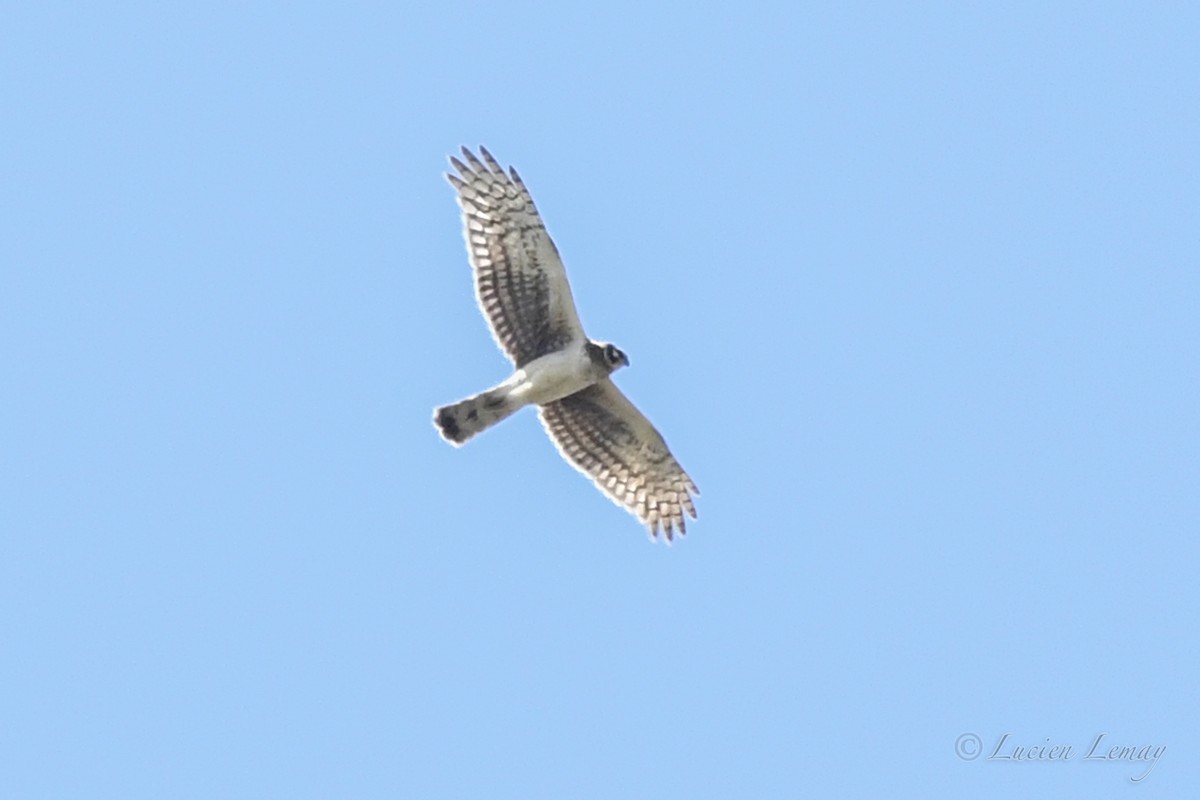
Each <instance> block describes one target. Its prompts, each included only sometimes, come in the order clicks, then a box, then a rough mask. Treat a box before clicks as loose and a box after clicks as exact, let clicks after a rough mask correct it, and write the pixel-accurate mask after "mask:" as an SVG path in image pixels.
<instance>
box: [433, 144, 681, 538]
mask: <svg viewBox="0 0 1200 800" xmlns="http://www.w3.org/2000/svg"><path fill="white" fill-rule="evenodd" d="M479 154H480V156H482V160H481V159H480V158H479V157H477V156H476V155H475V154H474V153H472V152H471V151H470V150H468V149H467V148H465V147H464V148H463V149H462V155H463V158H464V159H466V160H465V162H464V161H461V160H459V159H458V158H456V157H454V156H451V157H450V163H451V164H453V165H454V168H455V169H456V170H457V171H458V174H457V175H455V174H454V173H447V174H446V179H447V180H449V181H450V184H451V185H452V186H453V187H454V188H455V190H456V191H457V192H458V205H459V206H460V207H461V208H462V215H463V236H464V237H465V238H466V242H467V254H468V257H469V258H470V261H471V266H472V271H473V272H474V277H475V297H476V299H477V300H478V302H479V307H480V310H481V311H482V312H483V316H484V317H485V318H486V319H487V321H488V325H489V326H490V327H491V329H492V336H493V337H494V338H495V340H496V343H497V344H498V345H499V346H500V349H501V350H503V351H504V352H505V353H506V354H507V355H508V357H509V358H510V359H511V360H512V362H513V365H514V367H515V371H514V372H513V374H512V376H511V377H510V378H508V380H506V381H504V382H503V383H501V384H499V385H497V386H495V387H493V388H491V389H488V390H487V391H485V392H481V393H480V394H477V395H475V396H474V397H471V398H468V399H466V400H462V401H460V402H458V403H452V404H451V405H448V406H442V407H441V408H438V409H437V410H436V411H435V412H434V417H433V419H434V424H435V425H436V426H437V428H438V430H439V431H440V432H441V435H442V437H443V438H444V439H446V441H448V442H450V443H451V444H453V445H454V446H456V447H457V446H460V445H462V444H463V443H464V442H466V441H467V440H468V439H470V438H471V437H472V436H474V435H475V434H477V433H479V432H480V431H483V430H485V429H487V428H490V427H491V426H493V425H495V424H496V423H498V422H500V421H501V420H503V419H505V418H507V417H509V416H510V415H512V414H513V413H515V412H516V411H518V410H519V409H521V408H523V407H525V406H528V405H535V406H537V407H538V414H539V416H540V417H541V420H542V425H543V427H545V429H546V432H547V433H548V434H549V435H550V439H551V440H552V441H553V442H554V445H555V447H557V448H558V451H559V453H561V454H562V456H563V457H564V458H565V459H566V460H567V461H568V462H569V463H570V464H571V465H572V466H574V467H575V468H576V469H578V470H579V471H580V472H582V473H583V474H584V475H587V476H588V477H589V478H591V479H592V481H593V482H594V483H595V484H596V486H597V487H599V489H600V491H602V492H604V494H605V495H607V496H608V497H609V498H610V499H611V500H612V501H613V502H615V503H616V504H617V505H619V506H621V507H623V508H625V509H626V510H628V511H629V512H630V513H632V514H633V515H634V516H636V517H637V518H638V519H639V520H641V522H642V523H643V524H644V525H646V527H647V528H648V529H649V532H650V536H651V537H657V536H658V531H659V529H660V528H661V529H662V532H663V534H664V535H665V536H666V538H667V540H668V541H670V540H671V539H672V537H673V536H674V534H675V533H676V532H678V533H679V534H680V535H681V536H682V535H683V534H685V533H687V526H686V524H685V520H684V514H685V513H686V514H687V515H689V516H691V517H692V518H693V519H695V517H696V507H695V505H694V504H693V502H692V495H697V494H699V491H698V490H697V489H696V484H695V483H694V482H693V481H692V479H691V478H689V477H688V474H687V473H686V472H684V471H683V467H681V466H679V462H678V461H676V460H675V457H674V456H673V455H671V451H670V450H669V449H667V443H666V442H665V441H663V438H662V436H661V435H659V433H658V431H657V430H655V429H654V426H653V425H651V424H650V420H648V419H646V417H645V416H644V415H643V414H642V412H640V411H638V409H637V407H636V406H634V404H633V403H631V402H630V401H629V399H628V398H627V397H626V396H625V395H624V393H623V392H621V390H620V389H618V388H617V385H616V384H615V383H613V382H612V377H611V376H612V374H613V373H614V372H616V371H617V370H618V369H620V368H621V367H625V366H629V358H628V357H627V356H626V355H625V353H624V352H622V351H621V350H620V349H618V348H617V347H616V346H615V345H612V344H607V343H604V342H594V341H592V340H591V339H589V338H588V336H587V334H585V333H584V332H583V326H582V325H581V324H580V322H579V314H578V312H576V310H575V302H574V300H573V299H572V297H571V287H570V285H569V284H568V283H567V272H566V269H565V267H564V266H563V263H562V259H561V258H560V257H559V255H558V248H556V247H555V246H554V242H553V241H551V239H550V235H549V234H548V233H546V226H545V225H544V224H543V223H542V219H541V217H540V216H538V212H537V209H536V208H535V207H534V205H533V198H531V197H530V196H529V190H528V189H526V188H525V184H524V182H522V180H521V178H520V176H519V175H517V171H516V170H515V169H513V168H512V167H509V169H508V172H505V171H504V169H503V168H502V167H501V166H500V164H499V163H497V161H496V159H495V158H493V157H492V154H491V153H489V152H488V151H487V150H486V149H485V148H483V147H480V148H479Z"/></svg>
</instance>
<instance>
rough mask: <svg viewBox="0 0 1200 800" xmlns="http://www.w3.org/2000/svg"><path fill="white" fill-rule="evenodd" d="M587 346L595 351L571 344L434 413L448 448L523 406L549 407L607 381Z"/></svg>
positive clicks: (607, 370)
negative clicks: (497, 383) (436, 413)
mask: <svg viewBox="0 0 1200 800" xmlns="http://www.w3.org/2000/svg"><path fill="white" fill-rule="evenodd" d="M589 345H591V346H592V347H595V345H593V344H592V343H591V342H575V341H572V342H570V343H569V344H568V345H567V346H566V347H564V348H563V349H562V350H555V351H554V352H552V353H547V354H546V355H544V356H539V357H538V358H535V359H534V360H533V361H530V362H529V363H528V364H526V365H525V366H523V367H518V368H517V370H516V371H515V372H513V374H512V376H510V377H509V378H508V379H507V380H506V381H504V382H503V383H501V384H499V385H498V386H494V387H492V388H491V389H488V390H487V391H486V392H481V393H479V394H477V395H475V396H474V397H471V398H468V399H466V400H463V401H461V402H458V403H455V404H453V405H449V406H444V407H443V408H440V409H438V427H439V428H441V429H442V432H443V434H445V435H446V438H447V439H448V440H449V441H450V442H451V443H452V444H455V445H461V444H463V443H464V442H466V441H467V439H470V438H471V437H472V436H474V435H475V434H477V433H480V432H482V431H484V430H486V429H488V428H490V427H491V426H493V425H495V424H496V423H497V422H500V421H501V420H503V419H505V418H507V417H509V416H510V415H512V414H513V413H515V412H517V411H519V410H521V409H522V408H524V407H525V406H531V405H536V406H544V405H546V404H547V403H553V402H555V401H556V400H561V399H563V398H564V397H567V396H568V395H572V394H575V393H576V392H578V391H580V390H581V389H586V388H587V387H588V386H591V385H592V384H593V383H596V382H597V381H600V380H603V379H604V378H607V377H608V375H609V373H610V372H611V370H609V369H607V368H606V366H605V365H604V364H603V363H598V362H597V361H596V360H595V359H593V358H592V357H591V356H589V354H588V350H587V348H588V346H589ZM449 430H455V431H460V432H461V433H456V434H454V435H451V434H450V433H449Z"/></svg>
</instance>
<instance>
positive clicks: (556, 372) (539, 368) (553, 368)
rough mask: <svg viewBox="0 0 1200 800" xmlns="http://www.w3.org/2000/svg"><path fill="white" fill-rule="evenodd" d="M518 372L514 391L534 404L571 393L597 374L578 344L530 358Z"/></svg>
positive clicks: (547, 401) (588, 383) (558, 398)
mask: <svg viewBox="0 0 1200 800" xmlns="http://www.w3.org/2000/svg"><path fill="white" fill-rule="evenodd" d="M520 372H522V373H524V378H523V379H522V380H521V382H520V385H519V387H518V388H517V390H516V392H515V393H516V394H517V396H519V397H520V398H521V400H523V401H525V402H526V403H536V404H537V405H544V404H546V403H553V402H554V401H555V400H561V399H562V398H564V397H566V396H567V395H569V394H575V392H578V391H579V390H580V389H583V388H585V387H587V386H589V385H590V384H592V383H595V382H596V379H597V377H598V376H597V375H596V374H595V367H594V365H593V364H592V362H591V361H590V360H589V359H588V357H587V354H586V353H585V352H584V351H583V347H582V346H580V347H577V348H576V347H572V348H570V349H569V350H565V351H559V352H557V353H550V354H548V355H544V356H542V357H541V358H538V359H535V360H533V361H530V362H529V363H528V364H526V365H525V366H524V367H523V368H522V369H521V370H520Z"/></svg>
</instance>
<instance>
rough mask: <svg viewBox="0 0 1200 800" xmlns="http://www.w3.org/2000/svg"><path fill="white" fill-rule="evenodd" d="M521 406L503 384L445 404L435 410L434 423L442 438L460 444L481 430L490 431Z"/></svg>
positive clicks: (456, 444)
mask: <svg viewBox="0 0 1200 800" xmlns="http://www.w3.org/2000/svg"><path fill="white" fill-rule="evenodd" d="M519 408H521V405H520V404H519V403H515V402H512V401H511V400H510V399H509V396H508V392H507V391H506V390H505V389H504V388H503V387H497V388H495V389H488V390H487V391H486V392H481V393H480V394H477V395H475V396H474V397H470V398H468V399H466V400H462V401H459V402H457V403H452V404H450V405H448V406H442V407H441V408H439V409H438V410H437V411H435V412H434V413H433V424H434V425H436V426H437V429H438V431H440V432H441V434H442V438H443V439H445V440H446V441H447V442H450V444H452V445H454V446H455V447H458V446H459V445H461V444H462V443H464V442H465V441H467V439H470V438H471V437H472V436H474V435H475V434H477V433H479V432H480V431H483V430H486V429H488V428H490V427H492V426H493V425H495V424H496V423H497V422H499V421H500V420H502V419H505V418H506V417H508V416H509V415H511V414H513V413H515V412H516V411H517V410H518V409H519Z"/></svg>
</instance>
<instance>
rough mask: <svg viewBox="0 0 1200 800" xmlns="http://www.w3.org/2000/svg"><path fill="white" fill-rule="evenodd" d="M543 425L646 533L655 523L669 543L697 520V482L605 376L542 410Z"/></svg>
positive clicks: (566, 455)
mask: <svg viewBox="0 0 1200 800" xmlns="http://www.w3.org/2000/svg"><path fill="white" fill-rule="evenodd" d="M539 413H540V414H541V418H542V424H543V425H544V426H545V427H546V432H547V433H549V434H550V438H551V439H553V440H554V444H555V446H556V447H557V448H558V451H559V452H560V453H562V455H563V457H564V458H566V459H567V460H568V461H569V462H571V464H572V465H573V466H574V467H575V468H576V469H578V470H579V471H580V472H582V473H583V474H584V475H587V476H588V477H590V478H591V479H592V480H593V481H594V482H595V484H596V486H598V487H599V488H600V490H601V491H602V492H604V493H605V494H606V495H608V497H609V498H610V499H611V500H612V501H613V502H615V503H616V504H617V505H619V506H623V507H624V508H626V509H628V510H629V511H630V512H631V513H633V514H634V515H635V516H637V518H638V519H640V520H641V521H642V522H643V523H644V524H645V525H646V526H647V527H649V528H650V535H651V536H657V535H658V528H659V525H661V526H662V529H663V533H665V534H666V536H667V540H668V541H670V540H671V537H672V536H673V534H674V531H676V530H678V531H679V533H680V535H683V534H685V533H687V528H686V526H685V524H684V516H683V515H684V512H685V511H686V512H687V513H688V514H689V515H690V516H691V517H692V518H693V519H695V518H696V507H695V506H694V505H693V504H692V497H691V495H693V494H700V492H699V490H698V489H696V484H695V483H693V482H692V479H691V478H689V477H688V475H687V473H686V472H684V471H683V467H681V466H679V462H678V461H676V460H675V457H674V456H672V455H671V451H670V450H668V449H667V443H666V442H664V441H663V438H662V436H660V435H659V433H658V431H656V430H655V429H654V426H653V425H651V424H650V420H648V419H646V417H645V416H643V415H642V412H640V411H638V410H637V408H636V407H635V406H634V405H633V403H631V402H629V399H628V398H627V397H625V395H624V394H622V393H621V390H620V389H618V388H617V386H616V384H614V383H613V382H612V381H611V380H608V379H607V378H605V379H604V380H602V381H600V382H599V383H595V384H592V385H591V386H589V387H588V388H586V389H583V390H581V391H578V392H576V393H575V394H572V395H568V396H567V397H564V398H563V399H562V400H556V401H555V402H553V403H547V404H546V405H544V406H542V407H541V409H540V411H539Z"/></svg>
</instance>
